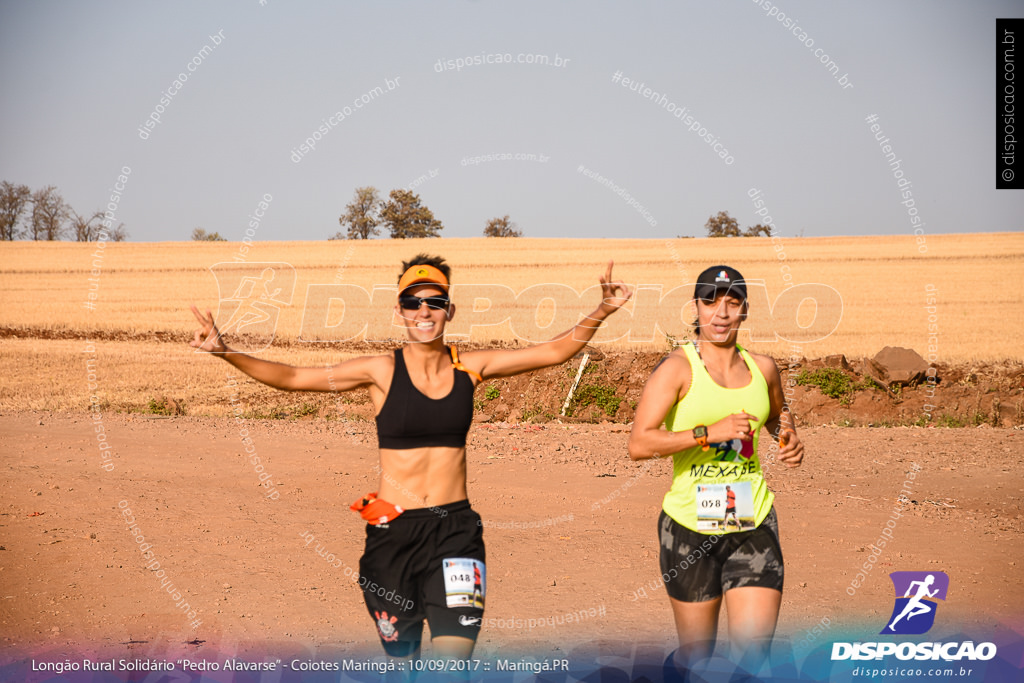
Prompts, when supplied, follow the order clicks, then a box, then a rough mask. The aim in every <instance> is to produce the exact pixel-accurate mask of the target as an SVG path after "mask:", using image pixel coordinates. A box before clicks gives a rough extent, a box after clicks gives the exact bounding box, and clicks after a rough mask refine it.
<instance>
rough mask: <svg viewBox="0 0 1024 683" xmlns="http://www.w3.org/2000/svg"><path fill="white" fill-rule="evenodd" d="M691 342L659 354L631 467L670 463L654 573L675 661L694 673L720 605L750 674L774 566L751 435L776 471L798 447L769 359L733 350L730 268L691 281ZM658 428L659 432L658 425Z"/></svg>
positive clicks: (734, 284)
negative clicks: (671, 622) (774, 460)
mask: <svg viewBox="0 0 1024 683" xmlns="http://www.w3.org/2000/svg"><path fill="white" fill-rule="evenodd" d="M693 298H694V301H695V304H696V307H697V319H696V322H695V325H696V328H697V331H696V339H695V340H694V341H693V342H688V343H686V344H684V345H683V346H681V347H680V348H678V349H676V350H674V351H673V352H672V353H670V354H669V355H668V356H666V357H665V358H664V359H663V360H662V361H661V362H660V363H659V364H658V366H657V367H655V369H654V372H653V373H652V374H651V376H650V378H648V380H647V384H646V385H645V386H644V390H643V393H642V395H641V397H640V402H639V404H638V405H637V408H636V416H635V418H634V421H633V429H632V432H631V434H630V437H629V455H630V457H631V458H633V459H634V460H640V459H645V458H658V457H662V456H671V457H672V459H673V470H672V474H673V478H672V488H671V489H670V490H669V492H668V493H667V494H666V495H665V498H664V501H663V504H662V512H661V516H660V518H659V521H658V529H659V538H660V542H661V571H662V579H663V580H664V582H665V585H666V588H667V590H668V594H669V602H670V604H671V606H672V613H673V616H674V618H675V623H676V630H677V632H678V635H679V649H678V650H676V652H675V655H674V662H675V665H676V667H677V668H678V669H679V670H680V671H685V670H689V669H693V668H694V666H695V665H698V664H699V662H701V660H705V659H706V658H708V657H710V656H711V654H712V652H713V651H714V647H715V640H716V637H717V631H718V615H719V611H720V610H721V607H722V603H723V599H724V603H725V607H726V611H727V612H728V614H729V636H730V640H731V642H732V645H733V647H734V648H735V652H734V654H735V655H736V656H737V657H738V658H739V659H740V660H741V661H742V662H743V663H744V665H745V666H747V667H752V668H751V669H750V670H752V671H755V672H756V670H757V669H759V668H760V664H761V663H762V662H763V661H764V658H765V657H766V656H767V651H768V646H769V645H770V643H771V638H772V636H773V635H774V633H775V625H776V622H777V620H778V616H779V605H780V603H781V600H782V583H783V564H782V550H781V548H780V546H779V531H778V522H777V520H776V516H775V509H774V507H773V505H772V502H773V500H774V495H773V494H772V492H771V491H770V490H768V487H767V486H766V485H765V481H764V477H763V475H762V471H761V462H760V459H759V457H758V453H757V444H758V435H759V432H760V430H761V428H762V427H764V428H766V429H767V430H768V433H769V434H771V436H772V437H773V438H775V439H777V440H778V441H779V446H780V448H779V452H778V461H779V462H781V463H782V464H784V465H786V466H787V467H797V466H798V465H800V463H801V461H802V460H803V453H804V447H803V444H802V443H801V442H800V439H799V437H798V436H797V435H796V429H795V425H794V420H793V416H792V414H791V413H790V411H789V408H788V406H787V405H786V400H785V396H784V395H783V391H782V380H781V378H780V376H779V371H778V368H777V367H776V365H775V361H774V360H772V358H771V357H769V356H763V355H760V354H752V353H749V352H748V351H747V350H746V349H744V348H743V347H741V346H740V345H739V344H737V343H736V338H737V335H738V333H739V328H740V325H741V324H742V323H743V321H744V320H745V319H746V317H747V306H748V304H747V288H746V283H745V282H744V280H743V276H742V275H740V273H739V272H737V271H736V270H735V269H733V268H730V267H728V266H713V267H711V268H708V269H707V270H705V271H704V272H703V273H701V274H700V277H698V278H697V285H696V287H695V289H694V295H693ZM662 425H664V428H663V427H662Z"/></svg>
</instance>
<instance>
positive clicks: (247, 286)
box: [210, 263, 295, 351]
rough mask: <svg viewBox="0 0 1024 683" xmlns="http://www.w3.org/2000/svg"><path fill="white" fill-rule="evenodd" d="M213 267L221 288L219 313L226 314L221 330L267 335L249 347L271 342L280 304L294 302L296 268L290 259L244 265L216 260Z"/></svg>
mask: <svg viewBox="0 0 1024 683" xmlns="http://www.w3.org/2000/svg"><path fill="white" fill-rule="evenodd" d="M210 270H211V271H213V274H214V277H216V278H217V286H218V287H219V289H220V310H219V311H218V315H217V317H218V318H223V317H226V318H227V320H226V322H224V323H223V324H219V325H218V326H217V327H218V329H219V330H220V333H221V334H225V335H227V334H231V335H253V336H255V337H259V338H267V339H268V341H267V342H266V343H265V344H264V345H263V346H261V347H259V348H250V349H246V350H247V351H259V350H262V349H265V348H267V346H270V343H271V342H272V341H273V339H274V332H275V331H276V330H277V323H278V317H279V315H280V313H281V308H282V307H284V306H289V305H291V302H292V294H293V292H294V290H295V269H294V268H293V267H292V266H291V265H290V264H288V263H246V264H244V265H243V266H242V267H241V268H240V267H239V264H238V263H217V264H214V265H213V266H211V267H210ZM236 343H237V342H233V345H234V344H236Z"/></svg>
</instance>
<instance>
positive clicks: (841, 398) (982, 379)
mask: <svg viewBox="0 0 1024 683" xmlns="http://www.w3.org/2000/svg"><path fill="white" fill-rule="evenodd" d="M86 336H87V337H88V338H89V339H92V340H100V341H131V342H135V343H139V344H146V343H147V342H148V343H152V344H166V343H172V344H181V345H182V346H185V345H186V344H187V343H188V341H189V339H190V338H191V337H188V336H187V335H183V334H179V333H173V332H165V331H124V330H107V331H105V330H95V331H91V332H89V333H88V334H87V335H85V333H82V332H81V331H77V330H66V329H47V328H39V327H31V328H29V327H23V328H16V327H0V338H33V339H78V338H81V339H85V338H86ZM239 341H240V342H241V343H242V347H245V346H246V345H252V346H255V347H259V346H260V345H261V344H260V342H261V340H259V339H257V338H251V339H249V338H240V340H239ZM273 344H274V346H275V348H279V349H282V350H288V349H291V348H300V347H301V348H303V349H307V350H308V349H313V348H321V347H322V348H325V349H328V348H329V349H331V350H332V351H334V352H337V353H339V354H347V355H352V354H379V353H387V352H389V351H390V349H391V348H393V346H389V345H387V344H381V343H376V342H375V343H371V342H346V343H340V344H339V343H334V342H331V343H319V342H299V341H295V340H288V339H276V340H273ZM486 346H487V347H488V348H494V347H504V348H517V347H519V346H520V345H519V344H517V343H516V342H488V344H487V345H486ZM459 347H460V348H461V349H464V350H470V349H473V348H480V345H476V344H460V345H459ZM584 352H585V353H586V354H587V356H588V358H587V362H586V365H585V367H584V370H583V374H582V375H581V376H580V379H579V383H578V385H577V386H576V388H575V390H574V391H573V393H572V398H571V400H569V402H568V404H567V403H566V401H567V399H568V398H569V392H570V388H571V387H572V386H573V384H574V381H575V379H576V377H577V374H578V372H579V368H580V364H581V362H582V360H583V353H580V354H578V355H577V356H576V357H575V358H573V359H572V360H570V361H568V362H566V363H563V364H562V365H559V366H555V367H551V368H546V369H544V370H538V371H536V372H532V373H528V374H526V375H519V376H516V377H510V378H502V379H492V380H488V381H487V382H484V383H482V384H481V385H480V386H478V387H477V390H476V407H477V417H476V419H477V421H478V422H510V423H519V422H529V423H546V422H550V421H552V420H555V419H559V420H561V421H563V422H587V423H595V422H603V421H608V422H616V423H629V422H631V421H632V419H633V415H634V409H635V408H636V404H637V401H639V399H640V394H641V392H642V390H643V386H644V383H645V382H646V381H647V378H648V377H649V376H650V374H651V372H652V370H653V369H654V367H655V365H657V363H658V361H659V360H661V358H663V357H664V356H665V353H667V349H666V351H664V352H660V351H659V352H636V351H615V350H612V351H603V350H601V349H597V348H594V347H587V348H586V349H585V351H584ZM775 360H776V363H777V364H778V366H779V370H780V372H781V374H782V380H783V386H784V387H785V388H786V394H787V397H788V400H789V403H790V406H791V407H792V409H793V412H794V414H795V415H796V417H797V424H798V425H803V426H809V425H827V424H830V425H838V426H844V427H854V426H883V427H884V426H899V425H906V426H929V425H931V426H938V427H980V426H985V425H988V426H992V427H1018V426H1024V361H1020V360H1007V361H1001V362H988V363H976V364H963V363H961V364H936V365H935V366H934V368H935V373H934V375H935V378H936V381H935V382H934V383H929V382H928V381H923V382H919V383H912V384H910V385H907V386H896V385H892V386H888V387H887V386H883V384H882V383H879V382H875V381H872V380H871V374H872V373H871V372H870V366H869V362H868V360H867V359H865V358H846V357H845V356H842V355H835V356H828V357H826V358H819V359H807V358H803V357H800V358H791V357H790V358H776V359H775ZM791 380H792V382H791ZM144 394H145V392H144V391H142V390H141V389H140V391H139V392H138V395H139V396H143V395H144ZM240 396H241V397H242V398H243V401H242V402H243V404H244V405H245V412H244V413H243V416H244V417H247V418H287V417H291V418H312V417H322V418H327V419H340V420H356V421H361V420H369V419H372V418H373V410H372V406H371V405H370V402H369V396H368V395H367V394H366V392H365V391H356V392H351V393H346V394H338V395H331V394H306V393H301V394H295V393H290V392H280V391H276V390H274V389H271V388H269V387H266V386H263V385H261V384H259V383H256V382H253V381H250V382H249V383H248V385H246V386H244V387H240ZM194 399H195V397H193V396H185V395H177V394H174V393H168V394H166V395H163V396H157V397H153V398H152V399H148V398H147V399H146V400H144V401H143V402H142V403H138V402H136V403H133V404H130V405H129V404H125V405H119V404H117V402H116V401H115V402H113V403H108V404H105V405H103V406H102V407H103V409H104V410H112V411H115V412H144V413H145V412H149V413H158V414H167V415H204V414H207V412H206V411H205V410H194V409H192V408H191V406H192V405H194V404H195V400H194ZM140 400H141V399H140ZM223 404H224V405H223V407H224V411H223V412H230V411H231V409H232V406H231V405H230V404H229V401H228V400H227V397H226V396H225V400H224V401H223Z"/></svg>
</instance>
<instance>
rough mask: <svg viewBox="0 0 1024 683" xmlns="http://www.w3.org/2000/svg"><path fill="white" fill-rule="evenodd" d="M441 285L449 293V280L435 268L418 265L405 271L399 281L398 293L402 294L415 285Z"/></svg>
mask: <svg viewBox="0 0 1024 683" xmlns="http://www.w3.org/2000/svg"><path fill="white" fill-rule="evenodd" d="M423 284H431V285H439V286H441V287H442V288H443V289H444V291H446V292H447V291H448V278H446V277H445V276H444V273H442V272H441V271H440V270H438V269H437V268H435V267H434V266H427V265H418V266H412V267H411V268H409V270H407V271H405V274H404V275H402V279H401V280H399V281H398V293H399V294H401V293H402V292H404V291H405V290H406V289H408V288H409V287H412V286H413V285H423Z"/></svg>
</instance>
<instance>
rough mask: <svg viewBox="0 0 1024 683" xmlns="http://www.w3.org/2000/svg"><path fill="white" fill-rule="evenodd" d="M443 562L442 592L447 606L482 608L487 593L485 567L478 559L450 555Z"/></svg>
mask: <svg viewBox="0 0 1024 683" xmlns="http://www.w3.org/2000/svg"><path fill="white" fill-rule="evenodd" d="M443 562H444V593H445V597H446V599H447V602H448V606H449V607H479V608H481V609H483V606H484V596H485V595H486V594H487V568H486V567H485V566H484V563H483V562H481V561H480V560H474V559H471V558H468V557H452V558H448V559H445V560H443Z"/></svg>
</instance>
